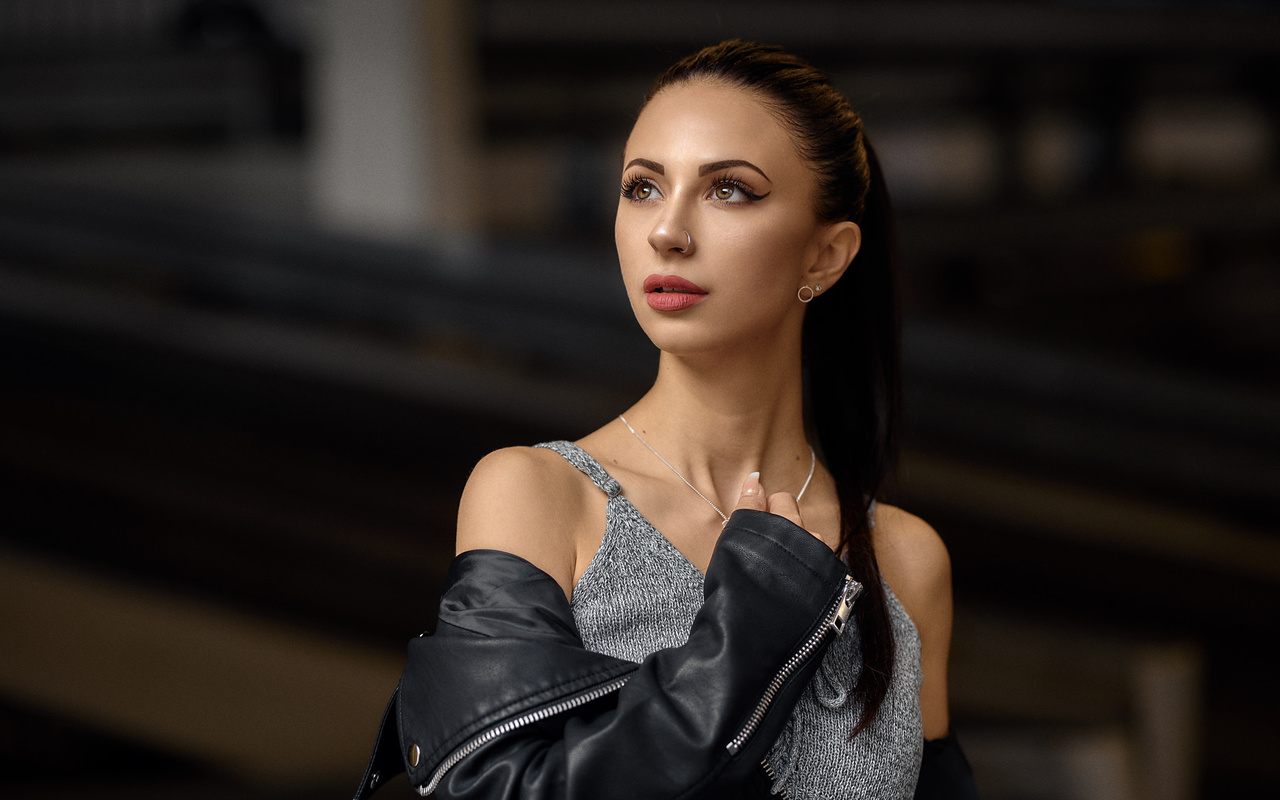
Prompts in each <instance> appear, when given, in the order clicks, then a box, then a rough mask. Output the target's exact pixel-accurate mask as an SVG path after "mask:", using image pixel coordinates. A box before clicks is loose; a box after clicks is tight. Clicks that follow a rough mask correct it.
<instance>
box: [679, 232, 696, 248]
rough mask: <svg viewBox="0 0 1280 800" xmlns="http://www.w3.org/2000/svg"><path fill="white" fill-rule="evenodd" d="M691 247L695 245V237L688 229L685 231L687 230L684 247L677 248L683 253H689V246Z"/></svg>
mask: <svg viewBox="0 0 1280 800" xmlns="http://www.w3.org/2000/svg"><path fill="white" fill-rule="evenodd" d="M691 247H693V237H692V236H690V235H689V232H688V231H685V232H684V247H677V248H676V249H677V250H679V251H680V252H681V253H687V252H689V248H691Z"/></svg>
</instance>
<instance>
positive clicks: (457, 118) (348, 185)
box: [312, 0, 479, 237]
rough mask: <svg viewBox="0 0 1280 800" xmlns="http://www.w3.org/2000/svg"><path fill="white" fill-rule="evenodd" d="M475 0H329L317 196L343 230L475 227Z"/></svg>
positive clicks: (323, 24)
mask: <svg viewBox="0 0 1280 800" xmlns="http://www.w3.org/2000/svg"><path fill="white" fill-rule="evenodd" d="M469 6H470V3H469V2H468V0H436V1H435V2H432V3H421V2H418V0H380V2H376V3H348V2H337V0H328V1H327V2H325V3H323V4H322V6H321V12H320V14H319V15H318V17H319V20H320V24H319V26H318V27H319V36H318V37H317V38H318V41H317V68H316V70H315V75H316V78H315V84H314V86H313V90H312V93H313V95H314V97H315V109H316V115H315V119H316V122H315V130H316V142H317V143H316V146H315V148H314V151H313V156H312V157H313V159H314V163H313V170H314V184H315V189H314V191H315V200H316V204H317V207H318V210H319V212H320V214H321V217H322V218H323V219H324V220H326V221H327V222H329V223H330V224H333V225H335V226H337V227H340V228H345V229H350V230H362V231H371V232H376V233H379V234H383V235H387V234H390V235H393V236H401V237H412V236H415V235H419V234H421V233H423V232H425V231H430V230H435V231H442V232H446V233H451V234H460V233H468V232H471V231H473V230H474V229H475V227H476V225H477V223H478V208H477V204H476V202H475V196H474V193H475V191H476V181H475V180H474V173H475V164H474V162H475V153H474V148H475V140H476V137H475V133H476V130H477V129H478V123H477V121H476V118H475V114H476V110H477V100H476V97H477V95H478V89H477V85H476V83H477V80H478V72H479V65H478V61H477V59H476V56H475V40H474V34H473V33H472V30H471V25H470V22H469V20H470V8H469Z"/></svg>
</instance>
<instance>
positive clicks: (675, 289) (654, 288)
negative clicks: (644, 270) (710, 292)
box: [644, 275, 707, 311]
mask: <svg viewBox="0 0 1280 800" xmlns="http://www.w3.org/2000/svg"><path fill="white" fill-rule="evenodd" d="M706 296H707V290H706V289H703V288H702V287H701V286H699V285H698V284H696V283H693V282H692V281H687V280H685V279H684V278H681V277H680V276H679V275H650V276H649V277H647V278H645V279H644V299H645V301H646V302H647V303H648V304H649V307H650V308H653V309H656V310H658V311H681V310H683V309H686V308H688V307H689V306H692V305H694V304H695V303H699V302H701V301H702V298H704V297H706Z"/></svg>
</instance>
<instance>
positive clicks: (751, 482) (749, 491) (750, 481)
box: [742, 472, 760, 496]
mask: <svg viewBox="0 0 1280 800" xmlns="http://www.w3.org/2000/svg"><path fill="white" fill-rule="evenodd" d="M742 493H743V494H744V495H747V496H753V495H757V494H760V473H759V472H753V473H751V474H750V475H748V476H747V479H746V480H745V481H743V482H742Z"/></svg>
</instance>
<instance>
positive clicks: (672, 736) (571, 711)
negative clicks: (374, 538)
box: [358, 41, 972, 798]
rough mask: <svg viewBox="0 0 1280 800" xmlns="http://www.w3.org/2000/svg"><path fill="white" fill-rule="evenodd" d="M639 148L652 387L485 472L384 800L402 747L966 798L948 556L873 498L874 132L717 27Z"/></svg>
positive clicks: (647, 772) (880, 229) (579, 785)
mask: <svg viewBox="0 0 1280 800" xmlns="http://www.w3.org/2000/svg"><path fill="white" fill-rule="evenodd" d="M623 163H624V168H623V175H622V184H621V197H620V199H619V205H618V212H617V223H616V228H615V236H616V240H617V246H618V256H619V262H620V264H621V267H622V277H623V281H624V283H625V285H626V290H627V293H628V296H629V298H630V300H631V305H632V308H633V310H634V312H635V314H636V318H637V319H638V320H639V322H640V325H641V326H642V327H643V328H644V330H645V333H646V334H648V336H649V338H650V339H651V340H652V341H653V342H654V344H655V345H656V346H657V347H658V348H659V349H660V350H661V357H660V363H659V369H658V376H657V379H656V380H655V382H654V385H653V387H652V388H651V389H650V390H649V391H648V392H647V393H646V394H645V395H644V397H642V398H641V399H640V401H639V402H637V403H636V404H635V405H634V406H632V407H631V408H630V409H627V410H626V411H625V413H624V414H622V415H620V416H619V417H618V419H616V420H614V421H613V422H611V423H609V424H608V425H606V426H604V427H603V428H601V429H599V430H597V431H595V432H594V433H591V434H590V435H588V436H586V437H584V438H583V439H581V440H579V441H578V442H576V443H569V442H552V443H547V444H544V445H539V446H537V447H533V448H510V449H506V450H501V451H498V452H495V453H492V454H490V455H489V456H487V457H486V458H485V459H484V460H482V461H481V462H480V464H479V465H477V467H476V468H475V470H474V472H473V473H472V475H471V478H470V480H469V482H468V484H467V488H466V490H465V492H464V494H463V498H462V503H461V507H460V510H459V515H458V539H457V550H458V553H459V556H458V558H457V559H456V560H455V562H454V565H453V566H452V568H451V571H450V578H449V584H448V587H447V589H446V592H445V595H444V598H443V599H442V603H441V612H440V630H438V631H437V633H436V635H435V636H433V637H420V638H419V639H418V640H416V641H415V642H414V644H413V645H411V650H410V663H409V667H408V668H407V669H406V672H405V677H404V679H403V680H402V682H401V686H400V689H399V690H398V691H399V695H398V697H396V698H393V702H392V706H391V707H389V709H388V718H389V717H390V714H391V711H392V709H394V710H395V711H396V718H397V723H398V729H399V731H398V732H399V741H398V742H393V739H394V737H391V736H389V735H385V732H384V735H382V736H381V737H380V743H381V744H380V748H379V752H381V753H382V756H381V757H379V756H378V755H377V754H375V758H374V761H373V763H372V764H371V766H370V771H369V772H368V773H367V774H366V780H365V782H364V784H363V785H362V793H367V792H368V791H369V789H371V788H372V786H371V784H373V785H376V784H377V783H378V782H379V781H380V780H383V779H385V776H386V775H387V774H389V773H390V772H393V771H396V770H398V768H400V764H398V763H397V760H399V759H403V765H404V767H405V768H407V769H408V771H409V773H410V779H411V781H413V782H414V783H415V785H418V786H419V788H420V791H423V792H424V793H429V792H431V791H435V792H437V793H438V794H439V795H440V796H447V797H486V798H487V797H535V796H536V797H562V796H563V797H568V796H574V797H606V796H622V797H645V798H649V797H703V796H708V797H711V796H714V797H720V796H732V797H738V796H762V797H764V796H769V794H770V793H773V794H785V795H786V796H789V797H797V798H798V797H874V798H891V797H904V798H905V797H911V796H912V795H913V792H915V793H916V796H925V795H929V796H944V795H943V794H929V793H930V792H935V793H936V792H939V791H943V790H944V789H945V791H950V792H952V794H951V795H950V796H971V795H970V794H969V793H971V792H972V785H971V782H970V778H969V777H968V776H967V765H964V762H963V756H961V755H960V754H959V751H958V749H956V748H955V746H954V743H953V742H952V741H951V740H950V739H948V738H947V734H948V726H949V723H948V718H947V698H946V668H947V651H948V647H949V639H950V633H951V598H950V567H949V561H948V557H947V553H946V549H945V548H944V546H943V545H942V543H941V541H940V540H939V538H938V536H937V534H936V533H934V531H933V530H932V529H931V528H930V527H929V526H928V525H926V524H925V523H924V522H922V521H921V520H919V519H918V518H916V517H913V516H911V515H910V514H908V513H906V512H904V511H901V510H899V509H896V508H893V507H890V506H887V505H885V504H883V503H881V504H876V503H875V502H874V498H875V497H876V496H877V495H878V494H879V493H880V491H881V490H882V488H883V483H884V481H885V477H886V473H887V468H888V463H889V460H890V455H891V452H892V435H891V434H892V429H893V421H894V420H893V415H894V410H895V406H896V399H897V398H896V391H897V365H896V360H897V353H896V347H897V345H896V341H897V333H896V314H895V310H894V298H893V290H892V275H891V264H890V253H891V247H890V235H889V217H888V206H887V196H886V194H885V192H884V188H883V184H882V182H881V180H880V177H879V175H878V174H877V167H876V166H875V161H874V157H873V156H872V155H871V151H870V149H869V148H868V147H867V146H866V143H865V141H864V139H863V136H862V131H861V122H860V120H859V119H858V117H857V116H856V114H854V113H853V112H852V111H851V110H850V109H849V107H848V104H847V103H846V101H845V100H844V99H843V98H842V97H841V96H840V95H839V94H838V93H837V92H836V91H835V90H834V88H832V86H831V85H830V83H829V81H828V80H827V79H826V78H825V77H824V76H822V75H821V74H820V73H818V72H817V71H816V70H814V69H813V68H812V67H810V66H808V65H807V64H806V63H804V62H803V61H801V60H799V59H797V58H795V57H794V56H791V55H789V54H787V53H785V52H783V51H782V50H780V49H778V48H773V47H767V46H761V45H755V44H750V43H744V42H740V41H732V42H725V43H722V44H720V45H717V46H714V47H711V48H707V49H705V50H703V51H701V52H699V53H697V54H695V55H693V56H691V57H689V58H686V59H684V60H683V61H681V62H679V63H677V64H676V65H675V66H673V67H672V68H671V69H670V70H668V72H667V73H666V74H664V75H663V76H662V77H661V78H659V80H658V82H657V83H656V85H655V87H654V89H653V91H652V92H651V93H650V95H649V97H648V98H647V100H646V102H645V105H644V107H643V109H642V110H641V113H640V115H639V117H638V119H637V121H636V124H635V127H634V129H633V130H632V132H631V136H630V138H629V139H628V141H627V144H626V149H625V153H624V157H623ZM811 443H812V445H813V447H811ZM819 455H820V457H819ZM731 509H732V510H733V511H734V513H733V515H732V519H730V517H729V514H728V513H727V511H728V510H731ZM659 531H661V533H659ZM859 595H861V599H858V600H857V603H856V604H855V603H854V600H855V599H857V598H858V597H859ZM851 614H852V616H851ZM850 620H852V627H854V628H856V632H850V633H849V634H848V635H842V634H843V632H844V628H845V627H846V622H849V621H850ZM388 743H391V744H388ZM395 744H398V747H396V746H394V745H395ZM922 752H923V754H924V755H923V758H924V764H925V767H924V770H923V771H921V759H922ZM918 775H919V776H920V781H919V783H920V786H919V788H918V789H917V776H918ZM945 787H950V788H949V789H946V788H945ZM358 796H360V795H358Z"/></svg>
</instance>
